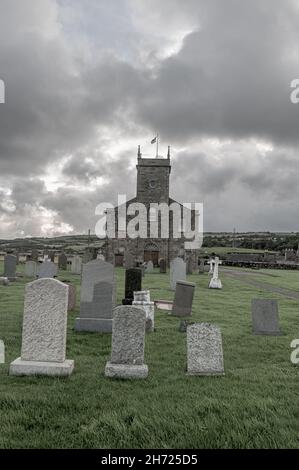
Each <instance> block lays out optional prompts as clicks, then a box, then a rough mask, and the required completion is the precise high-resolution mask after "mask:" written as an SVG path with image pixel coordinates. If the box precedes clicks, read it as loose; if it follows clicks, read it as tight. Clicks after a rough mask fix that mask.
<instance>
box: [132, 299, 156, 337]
mask: <svg viewBox="0 0 299 470" xmlns="http://www.w3.org/2000/svg"><path fill="white" fill-rule="evenodd" d="M132 305H135V307H141V308H142V309H143V310H144V311H145V316H146V328H145V329H146V332H151V331H154V329H155V303H154V302H151V299H150V291H149V290H145V291H140V292H134V301H133V303H132Z"/></svg>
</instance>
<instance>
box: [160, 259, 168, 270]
mask: <svg viewBox="0 0 299 470" xmlns="http://www.w3.org/2000/svg"><path fill="white" fill-rule="evenodd" d="M166 271H167V264H166V260H165V259H164V258H162V259H160V274H165V273H166Z"/></svg>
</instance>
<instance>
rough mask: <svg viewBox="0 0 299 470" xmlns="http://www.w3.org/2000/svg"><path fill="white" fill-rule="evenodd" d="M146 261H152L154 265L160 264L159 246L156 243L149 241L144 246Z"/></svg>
mask: <svg viewBox="0 0 299 470" xmlns="http://www.w3.org/2000/svg"><path fill="white" fill-rule="evenodd" d="M144 261H145V262H148V261H152V262H153V265H154V266H158V264H159V247H158V246H157V245H156V244H155V243H149V244H148V245H146V246H145V247H144Z"/></svg>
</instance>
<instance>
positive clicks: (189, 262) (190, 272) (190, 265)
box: [186, 256, 194, 274]
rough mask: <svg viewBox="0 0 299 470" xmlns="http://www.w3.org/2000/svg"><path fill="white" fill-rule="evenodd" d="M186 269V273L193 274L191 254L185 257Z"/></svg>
mask: <svg viewBox="0 0 299 470" xmlns="http://www.w3.org/2000/svg"><path fill="white" fill-rule="evenodd" d="M186 271H187V274H193V273H194V261H193V259H192V257H191V256H190V257H189V258H188V259H187V262H186Z"/></svg>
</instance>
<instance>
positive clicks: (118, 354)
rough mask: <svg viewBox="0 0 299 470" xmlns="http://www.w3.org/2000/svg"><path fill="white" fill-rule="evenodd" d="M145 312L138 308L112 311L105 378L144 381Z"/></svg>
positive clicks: (145, 368) (125, 307) (145, 374)
mask: <svg viewBox="0 0 299 470" xmlns="http://www.w3.org/2000/svg"><path fill="white" fill-rule="evenodd" d="M145 322H146V315H145V311H144V310H143V309H141V308H139V307H133V306H130V305H128V306H120V307H116V308H115V309H114V316H113V329H112V350H111V359H110V361H109V362H107V364H106V368H105V376H106V377H110V378H122V379H145V378H146V377H147V376H148V367H147V365H145V364H144V342H145Z"/></svg>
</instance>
